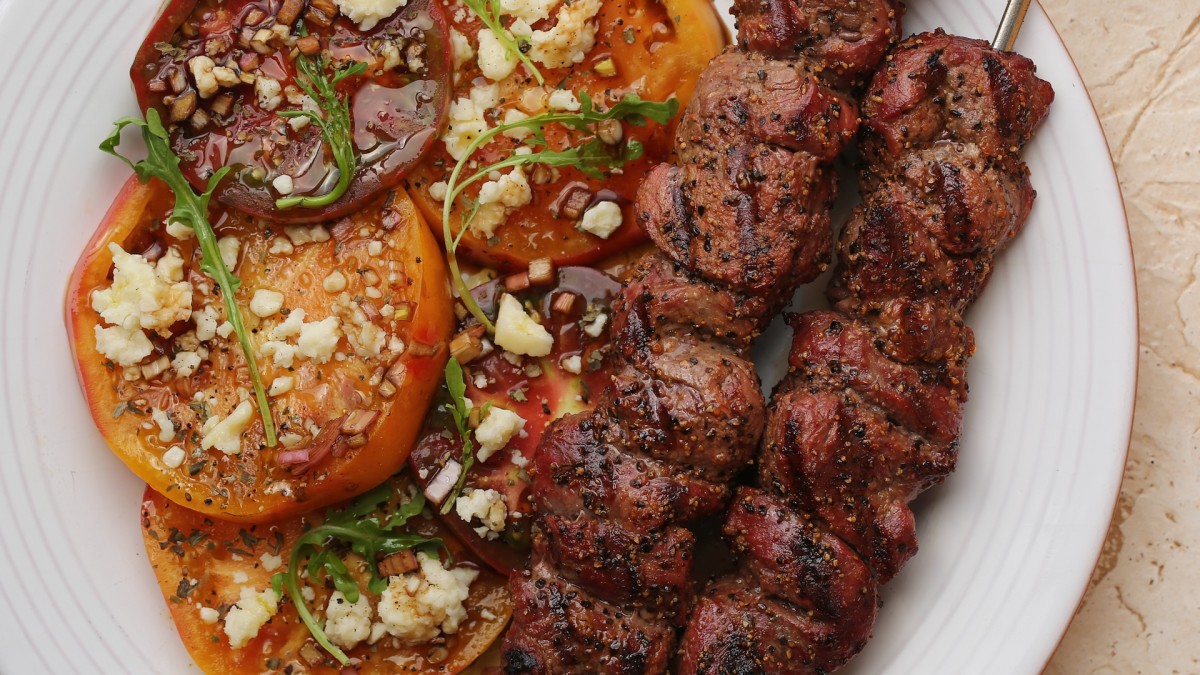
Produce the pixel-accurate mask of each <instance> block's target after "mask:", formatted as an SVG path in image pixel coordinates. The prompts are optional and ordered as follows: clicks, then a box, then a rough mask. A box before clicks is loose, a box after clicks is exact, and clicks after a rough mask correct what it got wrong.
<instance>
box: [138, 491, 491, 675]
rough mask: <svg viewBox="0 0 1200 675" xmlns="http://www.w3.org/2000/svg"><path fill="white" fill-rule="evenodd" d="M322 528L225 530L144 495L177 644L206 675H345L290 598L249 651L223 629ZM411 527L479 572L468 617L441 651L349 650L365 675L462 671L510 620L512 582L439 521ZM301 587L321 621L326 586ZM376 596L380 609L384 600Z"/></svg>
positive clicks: (294, 524) (301, 523)
mask: <svg viewBox="0 0 1200 675" xmlns="http://www.w3.org/2000/svg"><path fill="white" fill-rule="evenodd" d="M391 484H392V485H394V486H395V487H396V492H395V494H396V495H406V494H407V490H408V486H409V485H410V484H411V481H410V480H409V479H408V478H405V477H397V478H393V479H392V481H391ZM394 501H395V498H394V499H393V505H394ZM384 508H385V509H386V508H387V507H386V506H385V507H384ZM323 521H324V514H323V513H321V512H320V511H317V512H314V513H311V514H308V515H305V516H293V517H291V518H287V519H283V520H277V521H271V522H266V523H261V524H258V525H239V524H236V523H229V522H222V521H217V520H213V519H211V518H208V517H206V516H204V515H203V514H200V513H196V512H194V511H190V510H188V509H185V508H183V507H181V506H179V505H178V504H175V503H173V502H172V501H170V500H168V499H167V498H165V497H163V496H162V495H160V494H158V493H157V492H155V491H154V490H152V489H150V488H147V489H146V494H145V497H144V500H143V503H142V513H141V525H142V537H143V540H144V542H145V545H146V553H147V555H148V557H149V559H150V564H151V566H152V567H153V568H154V574H155V577H156V578H157V579H158V584H159V588H160V589H161V591H162V594H163V598H164V599H165V600H166V601H167V608H168V609H169V610H170V612H171V618H172V619H173V620H174V622H175V627H176V629H177V630H178V631H179V637H180V639H182V640H183V644H184V646H185V647H186V648H187V650H188V653H189V654H190V655H191V656H192V658H193V659H194V660H195V661H196V664H197V665H198V666H199V667H200V669H201V670H203V671H204V672H206V673H227V674H229V675H258V674H259V673H279V674H282V673H314V674H316V673H328V674H332V673H343V672H345V671H344V670H343V668H342V667H341V666H340V665H338V664H337V662H336V661H335V660H334V659H333V658H332V657H331V656H330V655H329V654H327V653H325V652H324V651H323V650H322V649H320V648H319V647H318V646H317V644H316V642H315V641H314V640H313V639H312V637H311V635H310V633H309V631H308V629H307V628H306V627H305V626H304V624H303V623H301V622H300V619H299V616H298V615H297V613H296V606H295V602H294V601H293V600H292V599H291V598H288V597H287V596H286V594H285V596H284V598H283V599H281V601H280V602H279V606H278V612H277V613H276V614H275V615H274V616H273V617H271V619H270V620H269V621H268V622H267V623H266V624H265V625H263V626H262V628H261V629H260V630H259V632H258V634H257V635H256V636H255V637H254V638H253V639H251V640H250V641H249V642H248V643H247V644H246V645H245V646H244V647H241V648H239V649H234V648H233V647H231V645H230V642H229V637H228V636H227V634H226V633H225V631H224V622H225V620H226V618H227V616H228V611H229V608H230V607H231V606H232V605H233V604H235V603H236V602H237V601H238V600H239V597H240V594H241V589H242V588H243V587H247V588H251V589H253V590H255V591H257V592H261V591H264V590H266V589H269V588H271V578H272V576H273V574H275V573H278V572H282V571H286V570H287V564H288V558H289V555H290V553H291V549H292V546H293V544H294V542H295V540H296V538H297V537H298V536H299V535H300V534H302V533H303V532H305V531H307V530H308V529H310V528H312V527H314V526H317V525H319V524H320V523H321V522H323ZM406 529H408V530H409V531H410V532H411V533H413V534H419V535H421V536H426V537H440V538H441V539H442V540H443V541H444V542H445V544H446V546H447V548H448V549H449V551H450V553H451V554H452V555H453V559H454V561H455V563H456V564H457V565H466V566H469V567H473V568H476V569H479V576H478V577H477V578H476V579H475V580H474V581H473V582H472V583H471V587H470V594H469V595H468V597H467V599H466V600H465V601H464V602H463V606H464V608H465V609H466V610H467V618H466V620H464V621H463V622H462V623H461V624H460V626H459V630H458V632H456V633H453V634H450V635H443V636H440V637H439V639H438V641H436V643H434V642H431V643H425V644H417V645H406V644H403V643H401V642H399V641H398V640H396V639H393V638H391V637H389V636H384V637H383V638H382V639H380V640H379V641H378V642H376V643H375V644H374V645H370V644H368V643H366V642H365V641H364V642H363V643H361V644H359V645H358V646H357V647H355V648H354V649H352V650H350V651H349V652H347V656H349V657H350V658H351V659H352V662H354V663H356V668H357V670H356V672H357V673H359V674H360V675H371V674H374V673H393V672H397V666H398V665H400V664H402V666H403V670H404V672H440V673H457V672H460V671H462V670H463V669H465V668H466V667H468V666H469V665H470V664H471V663H472V662H474V661H475V660H476V659H477V658H479V656H480V655H481V654H483V653H484V652H485V651H486V650H487V649H488V647H489V646H490V645H491V644H492V642H494V641H495V640H496V639H497V638H498V637H499V636H500V635H501V634H502V633H503V631H504V627H505V626H506V625H507V623H508V620H509V617H510V616H511V615H512V600H511V598H510V596H509V594H508V589H507V584H506V581H505V579H504V577H502V576H500V575H497V574H495V573H493V572H491V571H489V570H487V569H486V568H483V567H482V566H481V565H480V564H479V563H478V562H477V561H476V559H475V558H473V557H472V555H471V552H470V551H469V550H467V549H465V548H464V547H463V545H462V544H461V543H460V542H458V541H457V540H456V539H455V538H454V536H453V535H452V534H451V533H450V532H448V531H447V530H446V529H445V528H444V527H442V526H440V525H439V523H438V521H437V520H436V519H434V518H432V517H418V518H415V519H413V520H410V521H409V523H408V525H407V526H406ZM344 559H345V560H346V562H347V566H348V567H349V568H350V569H351V570H352V573H354V576H355V579H356V581H358V583H359V588H360V589H361V590H362V591H363V592H364V593H365V591H366V589H367V585H366V581H367V579H368V578H369V576H368V574H367V572H366V571H365V570H363V569H362V565H361V562H362V560H361V558H358V557H357V556H356V555H354V554H347V555H346V556H345V558H344ZM276 565H279V567H276ZM268 568H269V569H268ZM381 571H382V570H381ZM301 583H302V584H303V585H304V586H305V587H307V588H308V589H310V590H311V591H312V593H313V596H312V599H311V600H307V601H306V604H307V606H308V608H309V610H310V611H311V612H313V613H314V616H315V617H316V618H317V620H318V621H319V622H323V621H324V618H325V617H324V609H325V607H326V606H327V605H328V602H329V595H330V590H329V589H327V587H326V585H325V584H324V583H319V584H318V583H305V581H304V580H303V579H302V580H301ZM368 597H369V600H370V602H371V604H372V606H375V605H376V604H377V602H378V597H376V596H368ZM205 609H207V610H208V611H205ZM376 616H377V615H375V614H374V613H373V614H372V620H374V621H378V619H377V618H376ZM206 618H208V619H209V620H208V621H206V620H205V619H206Z"/></svg>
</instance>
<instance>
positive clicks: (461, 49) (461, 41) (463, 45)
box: [450, 28, 475, 74]
mask: <svg viewBox="0 0 1200 675" xmlns="http://www.w3.org/2000/svg"><path fill="white" fill-rule="evenodd" d="M450 49H451V50H452V51H453V53H454V70H455V71H456V74H457V71H458V70H460V69H461V68H462V67H463V66H464V65H466V64H467V63H469V62H470V61H471V59H473V58H475V49H474V48H472V47H471V41H470V40H468V39H467V36H466V35H463V34H462V33H460V32H458V31H456V30H454V29H453V28H451V29H450Z"/></svg>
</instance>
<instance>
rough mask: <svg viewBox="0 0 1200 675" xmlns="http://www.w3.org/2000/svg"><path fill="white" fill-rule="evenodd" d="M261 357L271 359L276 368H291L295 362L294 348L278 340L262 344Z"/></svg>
mask: <svg viewBox="0 0 1200 675" xmlns="http://www.w3.org/2000/svg"><path fill="white" fill-rule="evenodd" d="M261 349H262V355H263V356H265V357H267V358H269V359H271V363H273V364H275V367H276V368H291V367H292V365H293V364H294V363H295V362H296V351H297V350H296V346H295V345H290V344H288V343H286V342H281V341H279V340H267V341H266V342H264V343H263V344H262V348H261Z"/></svg>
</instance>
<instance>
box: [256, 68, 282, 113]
mask: <svg viewBox="0 0 1200 675" xmlns="http://www.w3.org/2000/svg"><path fill="white" fill-rule="evenodd" d="M254 96H255V100H257V101H258V107H260V108H262V109H263V110H266V111H268V112H269V111H273V110H275V109H276V108H278V107H279V106H280V105H281V104H282V103H283V85H281V84H279V80H276V79H273V78H270V77H267V76H266V75H261V74H260V75H259V76H258V77H257V78H256V79H255V80H254Z"/></svg>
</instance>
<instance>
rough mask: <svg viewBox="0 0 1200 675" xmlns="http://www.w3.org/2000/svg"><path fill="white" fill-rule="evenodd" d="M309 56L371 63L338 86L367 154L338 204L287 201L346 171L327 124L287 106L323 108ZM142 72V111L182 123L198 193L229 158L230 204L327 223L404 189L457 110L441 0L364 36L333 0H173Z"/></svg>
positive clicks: (226, 197)
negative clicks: (311, 93) (305, 81)
mask: <svg viewBox="0 0 1200 675" xmlns="http://www.w3.org/2000/svg"><path fill="white" fill-rule="evenodd" d="M305 35H306V36H307V37H305ZM298 59H312V61H310V63H312V62H316V61H317V60H323V62H324V63H323V66H324V67H323V69H322V72H325V73H327V74H329V75H330V76H332V75H333V73H335V72H336V69H337V68H340V67H344V66H348V65H352V64H353V63H354V62H359V63H365V64H367V67H366V70H365V71H364V72H363V73H361V74H358V75H353V76H350V77H346V78H344V79H342V80H341V81H340V82H337V83H336V85H335V89H336V91H337V94H338V95H339V96H340V97H341V100H343V101H346V102H347V104H348V106H349V112H350V115H349V117H350V122H351V128H352V132H351V138H352V143H351V145H352V147H353V149H354V155H355V158H356V162H355V169H354V175H353V178H352V179H351V181H350V184H349V187H348V189H347V190H346V191H345V193H344V194H342V196H341V197H340V198H338V199H337V200H336V201H333V202H332V203H329V204H327V205H322V206H314V207H304V206H301V207H293V208H286V209H279V208H277V207H276V200H277V199H279V198H281V197H286V196H291V197H295V196H307V197H320V196H322V195H326V194H328V193H329V192H330V191H331V190H332V189H333V188H334V186H335V185H336V184H337V183H338V180H339V178H340V173H339V171H338V168H337V162H336V159H335V156H334V154H333V150H332V148H331V145H330V144H329V143H328V142H326V140H325V138H324V137H323V135H322V133H321V129H320V128H319V126H318V125H317V124H315V123H311V122H308V121H307V120H303V119H287V118H285V117H283V116H282V115H280V114H279V113H281V112H285V111H295V110H301V109H305V108H308V109H310V110H315V109H319V106H315V105H314V104H315V103H316V102H315V101H314V100H313V99H312V98H311V97H307V96H306V94H305V92H304V90H303V89H302V88H301V87H300V86H299V84H298V82H297V73H298V72H299V70H298V68H299V66H298V64H297V60H298ZM130 75H131V77H132V79H133V86H134V91H135V93H136V94H137V98H138V104H139V105H140V106H141V108H142V110H143V112H144V111H146V110H149V109H150V108H152V107H153V108H157V109H158V111H159V113H160V115H162V118H163V119H164V120H166V121H167V122H168V123H169V126H168V130H169V131H170V134H171V145H172V147H173V148H174V150H175V152H176V154H178V155H179V156H180V158H181V159H182V165H181V168H182V169H183V173H184V175H185V176H187V178H188V180H189V181H191V182H192V184H193V185H194V186H196V188H197V189H203V188H204V186H205V185H206V183H207V181H208V178H209V176H211V175H212V174H213V172H214V171H216V170H217V169H219V168H221V167H223V166H229V167H232V169H233V171H232V173H231V175H230V177H229V178H227V179H226V180H225V181H224V182H223V183H222V185H221V187H220V188H219V189H218V191H217V197H218V199H219V200H220V201H221V202H222V203H224V204H225V205H227V206H231V207H234V208H236V209H239V210H241V211H245V212H247V213H250V214H252V215H255V216H259V217H263V218H269V219H271V220H275V221H282V222H292V223H299V222H317V221H325V220H330V219H334V218H338V217H341V216H344V215H347V214H349V213H352V212H354V211H356V210H358V209H360V208H361V207H362V206H363V205H364V204H365V203H366V202H367V201H369V200H370V199H372V198H373V197H375V196H376V195H378V194H380V193H381V192H382V191H383V190H386V189H388V188H391V187H395V186H396V185H398V184H399V183H400V181H401V180H402V179H403V178H404V176H405V175H406V174H407V173H408V172H409V170H410V169H411V168H412V167H413V166H414V165H415V164H417V162H419V161H420V160H421V158H422V157H423V156H424V155H425V153H426V152H427V151H428V150H429V148H430V146H431V144H432V143H433V140H434V138H435V137H436V135H437V131H438V129H439V128H441V126H442V123H443V121H444V120H445V117H446V111H447V107H448V105H449V95H450V86H449V82H450V75H451V51H450V40H449V29H448V23H447V21H446V18H445V15H444V12H443V9H442V6H441V4H440V3H439V2H436V0H409V2H408V4H407V5H406V6H404V7H403V8H402V9H400V10H398V11H397V12H396V13H395V14H394V15H392V16H391V17H390V18H387V19H384V20H382V21H380V22H379V23H378V24H377V25H375V26H373V27H372V28H370V29H369V30H365V31H364V30H361V29H360V28H359V26H358V25H357V24H355V23H354V22H352V21H351V20H350V19H349V18H347V17H345V16H341V15H340V14H339V13H338V10H337V7H336V5H335V4H334V3H333V2H332V0H171V1H170V2H169V3H168V4H167V5H166V6H165V7H164V8H163V11H162V13H161V14H160V15H159V17H158V19H157V20H156V21H155V23H154V25H153V27H152V28H151V30H150V33H149V34H148V35H147V36H146V39H145V41H144V42H143V43H142V46H141V48H140V49H139V50H138V54H137V57H136V59H135V60H134V63H133V68H132V69H131V71H130ZM325 119H326V120H329V115H328V113H325ZM306 122H307V123H306Z"/></svg>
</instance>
